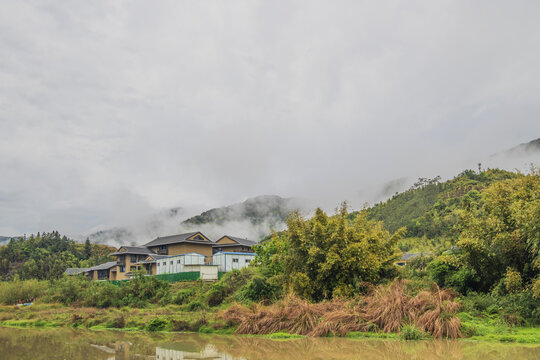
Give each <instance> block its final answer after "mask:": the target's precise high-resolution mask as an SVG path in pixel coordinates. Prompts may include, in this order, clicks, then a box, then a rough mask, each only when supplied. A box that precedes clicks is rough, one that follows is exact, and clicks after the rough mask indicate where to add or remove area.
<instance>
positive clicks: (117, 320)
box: [107, 314, 126, 329]
mask: <svg viewBox="0 0 540 360" xmlns="http://www.w3.org/2000/svg"><path fill="white" fill-rule="evenodd" d="M125 326H126V319H124V315H122V314H119V315H117V316H116V317H114V318H113V319H112V320H111V321H110V323H109V324H107V327H110V328H115V329H122V328H123V327H125Z"/></svg>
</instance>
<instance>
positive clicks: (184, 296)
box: [171, 288, 195, 305]
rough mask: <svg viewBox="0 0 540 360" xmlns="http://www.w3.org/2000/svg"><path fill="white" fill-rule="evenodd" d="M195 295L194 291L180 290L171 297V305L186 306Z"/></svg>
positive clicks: (190, 289)
mask: <svg viewBox="0 0 540 360" xmlns="http://www.w3.org/2000/svg"><path fill="white" fill-rule="evenodd" d="M194 295H195V289H193V288H189V289H181V290H179V291H178V292H176V294H174V295H173V296H172V299H171V301H172V303H173V304H176V305H183V304H187V303H188V302H189V300H190V299H191V297H193V296H194Z"/></svg>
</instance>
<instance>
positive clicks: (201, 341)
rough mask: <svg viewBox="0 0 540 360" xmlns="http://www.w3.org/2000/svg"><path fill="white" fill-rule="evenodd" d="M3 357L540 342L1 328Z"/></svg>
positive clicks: (426, 352) (284, 358)
mask: <svg viewBox="0 0 540 360" xmlns="http://www.w3.org/2000/svg"><path fill="white" fill-rule="evenodd" d="M0 339H1V341H0V353H2V356H3V357H2V359H5V360H12V359H13V360H15V359H16V360H20V359H33V360H40V359H51V358H55V359H73V360H79V359H80V360H83V359H99V360H101V359H103V360H106V359H111V358H116V359H133V358H138V359H139V358H140V359H202V358H204V359H209V358H211V359H222V360H240V359H245V360H248V359H249V360H251V359H270V360H300V359H301V360H316V359H333V360H345V359H358V358H359V356H360V357H361V358H369V359H378V360H386V359H403V360H408V359H411V360H412V359H434V360H439V359H440V360H442V359H461V360H465V359H484V360H489V359H497V360H506V359H508V360H522V359H535V358H538V357H539V356H540V346H538V345H531V344H516V343H513V344H508V343H487V342H473V341H459V340H443V341H441V340H426V341H396V340H381V339H358V338H313V337H301V338H295V339H287V340H283V339H281V338H268V337H260V336H236V335H235V336H233V335H218V334H196V333H165V332H140V331H137V332H126V331H114V330H111V331H89V330H84V329H71V328H55V329H47V328H43V329H35V328H26V329H15V328H2V327H0Z"/></svg>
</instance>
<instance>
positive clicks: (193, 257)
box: [156, 253, 205, 275]
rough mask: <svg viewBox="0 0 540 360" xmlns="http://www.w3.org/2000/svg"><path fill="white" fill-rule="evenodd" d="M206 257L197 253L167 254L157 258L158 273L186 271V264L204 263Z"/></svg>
mask: <svg viewBox="0 0 540 360" xmlns="http://www.w3.org/2000/svg"><path fill="white" fill-rule="evenodd" d="M204 257H205V256H204V255H202V254H197V253H190V254H182V255H173V256H167V257H166V258H161V259H158V260H156V269H157V270H156V273H157V274H158V275H160V274H175V273H180V272H184V271H185V270H184V265H204ZM157 264H159V266H157Z"/></svg>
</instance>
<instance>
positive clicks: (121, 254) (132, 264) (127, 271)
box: [110, 246, 152, 280]
mask: <svg viewBox="0 0 540 360" xmlns="http://www.w3.org/2000/svg"><path fill="white" fill-rule="evenodd" d="M151 253H152V251H150V250H149V249H148V248H146V247H142V246H121V247H120V249H118V251H117V252H113V253H112V254H111V256H112V257H113V258H115V259H116V267H114V268H112V269H111V273H110V280H126V279H129V278H130V275H131V272H132V271H135V270H141V265H140V264H139V262H140V261H143V260H144V259H146V257H147V256H148V255H149V254H151Z"/></svg>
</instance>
